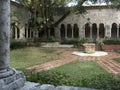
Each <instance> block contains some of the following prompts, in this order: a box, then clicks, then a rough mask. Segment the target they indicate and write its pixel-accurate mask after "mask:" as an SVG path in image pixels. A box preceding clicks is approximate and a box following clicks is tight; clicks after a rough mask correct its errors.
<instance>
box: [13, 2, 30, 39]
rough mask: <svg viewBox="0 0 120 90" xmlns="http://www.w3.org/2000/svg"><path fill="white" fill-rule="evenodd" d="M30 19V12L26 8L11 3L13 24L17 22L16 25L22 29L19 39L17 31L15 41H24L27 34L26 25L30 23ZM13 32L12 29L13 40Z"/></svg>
mask: <svg viewBox="0 0 120 90" xmlns="http://www.w3.org/2000/svg"><path fill="white" fill-rule="evenodd" d="M28 19H29V12H28V10H27V9H26V8H24V7H23V6H22V5H19V3H16V2H13V1H11V23H12V22H14V21H17V22H18V23H17V22H16V25H17V26H18V27H19V29H20V31H19V32H20V35H19V38H17V35H16V33H17V30H15V38H14V39H24V38H25V37H24V34H25V24H27V23H28ZM12 34H13V30H12V28H11V38H12Z"/></svg>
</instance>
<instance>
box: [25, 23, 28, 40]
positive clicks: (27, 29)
mask: <svg viewBox="0 0 120 90" xmlns="http://www.w3.org/2000/svg"><path fill="white" fill-rule="evenodd" d="M25 28H26V38H28V24H27V25H26V27H25Z"/></svg>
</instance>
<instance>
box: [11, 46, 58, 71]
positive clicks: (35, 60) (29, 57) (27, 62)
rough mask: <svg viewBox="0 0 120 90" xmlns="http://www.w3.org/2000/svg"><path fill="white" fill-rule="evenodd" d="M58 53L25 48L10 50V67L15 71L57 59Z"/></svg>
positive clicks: (46, 49)
mask: <svg viewBox="0 0 120 90" xmlns="http://www.w3.org/2000/svg"><path fill="white" fill-rule="evenodd" d="M59 54H60V50H59V52H58V51H57V50H56V49H53V48H39V47H26V48H22V49H14V50H11V53H10V65H11V66H12V67H14V68H16V69H25V68H26V67H29V66H34V65H36V64H41V63H44V62H48V61H51V60H56V59H57V58H59Z"/></svg>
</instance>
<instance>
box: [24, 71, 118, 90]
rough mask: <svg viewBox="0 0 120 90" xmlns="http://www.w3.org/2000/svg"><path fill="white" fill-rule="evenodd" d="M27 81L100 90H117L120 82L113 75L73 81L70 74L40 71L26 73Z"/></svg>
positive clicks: (101, 75)
mask: <svg viewBox="0 0 120 90" xmlns="http://www.w3.org/2000/svg"><path fill="white" fill-rule="evenodd" d="M26 77H27V80H28V81H31V82H38V83H40V84H52V85H56V86H58V85H67V86H76V87H88V88H95V89H100V90H119V88H120V85H119V84H120V80H119V79H115V77H114V76H113V75H106V74H99V75H96V76H94V77H91V78H78V79H73V78H71V77H70V73H64V72H59V71H42V72H40V73H29V72H27V73H26Z"/></svg>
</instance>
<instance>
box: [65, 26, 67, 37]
mask: <svg viewBox="0 0 120 90" xmlns="http://www.w3.org/2000/svg"><path fill="white" fill-rule="evenodd" d="M65 39H67V25H65Z"/></svg>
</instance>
